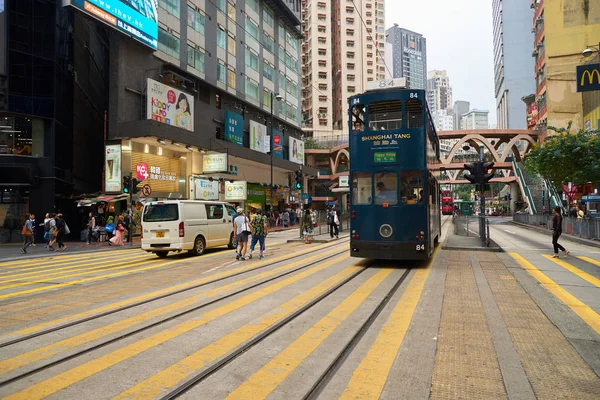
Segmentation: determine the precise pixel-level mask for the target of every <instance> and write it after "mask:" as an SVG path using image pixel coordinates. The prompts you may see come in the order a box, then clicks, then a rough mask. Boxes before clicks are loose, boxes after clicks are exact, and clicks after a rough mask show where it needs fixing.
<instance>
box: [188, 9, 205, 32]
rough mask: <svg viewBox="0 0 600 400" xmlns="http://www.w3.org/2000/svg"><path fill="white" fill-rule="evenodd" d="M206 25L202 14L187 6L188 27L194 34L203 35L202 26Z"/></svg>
mask: <svg viewBox="0 0 600 400" xmlns="http://www.w3.org/2000/svg"><path fill="white" fill-rule="evenodd" d="M205 23H206V17H205V16H204V14H201V13H199V12H198V11H196V10H195V9H193V8H192V7H190V6H188V25H189V27H190V28H192V29H193V30H195V31H196V32H198V33H200V34H201V35H204V25H205Z"/></svg>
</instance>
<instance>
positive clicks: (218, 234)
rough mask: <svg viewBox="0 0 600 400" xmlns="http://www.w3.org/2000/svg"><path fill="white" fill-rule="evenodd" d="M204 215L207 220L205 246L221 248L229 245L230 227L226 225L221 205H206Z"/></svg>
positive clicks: (225, 217)
mask: <svg viewBox="0 0 600 400" xmlns="http://www.w3.org/2000/svg"><path fill="white" fill-rule="evenodd" d="M206 215H207V218H208V236H209V239H208V241H207V245H208V244H209V243H210V246H223V245H226V244H227V243H229V232H230V230H231V229H230V227H229V225H228V224H227V216H226V214H225V212H224V209H223V205H222V204H206Z"/></svg>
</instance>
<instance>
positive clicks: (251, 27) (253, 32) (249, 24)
mask: <svg viewBox="0 0 600 400" xmlns="http://www.w3.org/2000/svg"><path fill="white" fill-rule="evenodd" d="M246 32H248V33H249V34H250V36H252V37H253V38H254V39H256V40H259V38H258V25H256V23H255V22H254V21H252V20H251V19H250V18H246Z"/></svg>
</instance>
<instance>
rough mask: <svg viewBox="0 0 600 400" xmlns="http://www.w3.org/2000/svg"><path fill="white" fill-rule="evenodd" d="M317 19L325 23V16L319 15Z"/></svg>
mask: <svg viewBox="0 0 600 400" xmlns="http://www.w3.org/2000/svg"><path fill="white" fill-rule="evenodd" d="M317 18H318V20H319V21H327V15H325V14H319V15H318V16H317Z"/></svg>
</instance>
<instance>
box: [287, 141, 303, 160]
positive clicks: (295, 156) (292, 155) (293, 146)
mask: <svg viewBox="0 0 600 400" xmlns="http://www.w3.org/2000/svg"><path fill="white" fill-rule="evenodd" d="M289 140H290V141H289V146H290V147H289V149H288V152H289V159H290V161H291V162H293V163H296V164H304V141H302V140H300V139H296V138H295V137H292V136H290V137H289Z"/></svg>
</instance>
